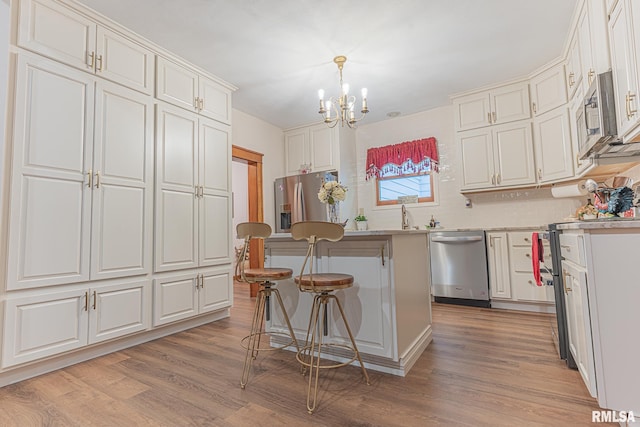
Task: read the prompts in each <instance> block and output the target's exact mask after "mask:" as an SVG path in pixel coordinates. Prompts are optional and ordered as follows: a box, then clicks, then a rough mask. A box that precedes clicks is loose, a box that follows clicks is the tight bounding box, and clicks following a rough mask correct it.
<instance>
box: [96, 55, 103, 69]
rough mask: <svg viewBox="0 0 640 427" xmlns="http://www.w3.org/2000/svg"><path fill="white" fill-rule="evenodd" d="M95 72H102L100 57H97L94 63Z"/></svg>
mask: <svg viewBox="0 0 640 427" xmlns="http://www.w3.org/2000/svg"><path fill="white" fill-rule="evenodd" d="M96 71H102V55H99V56H98V60H97V61H96Z"/></svg>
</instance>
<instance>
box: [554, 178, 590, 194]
mask: <svg viewBox="0 0 640 427" xmlns="http://www.w3.org/2000/svg"><path fill="white" fill-rule="evenodd" d="M587 193H589V192H588V191H587V187H586V185H585V183H584V181H580V182H578V183H575V184H569V185H554V186H553V187H551V195H552V196H553V197H556V198H561V197H580V196H584V195H586V194H587Z"/></svg>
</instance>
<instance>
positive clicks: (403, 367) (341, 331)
mask: <svg viewBox="0 0 640 427" xmlns="http://www.w3.org/2000/svg"><path fill="white" fill-rule="evenodd" d="M306 250H307V242H306V241H295V240H293V239H292V238H291V235H290V234H285V233H282V234H273V235H272V236H271V237H270V238H268V239H267V240H266V242H265V267H288V268H291V269H292V270H293V272H294V276H295V275H297V274H300V269H301V267H302V263H303V261H304V257H305V255H306ZM314 261H315V265H314V272H318V273H322V272H327V273H329V272H332V273H346V274H351V275H353V276H354V278H355V281H354V285H353V287H351V288H349V289H345V290H342V291H338V292H336V295H337V296H338V298H339V299H340V302H341V303H342V305H343V307H344V310H345V314H346V316H347V319H348V321H349V326H350V327H351V331H352V332H353V335H354V337H355V340H356V344H357V346H358V350H359V351H360V353H361V356H362V359H363V362H364V364H365V366H366V367H367V369H372V370H375V371H381V372H386V373H389V374H393V375H399V376H405V375H406V374H407V373H408V372H409V370H410V369H411V367H412V366H413V364H414V363H415V362H416V360H417V359H418V358H419V357H420V355H421V354H422V352H423V351H424V350H425V348H426V347H427V346H428V345H429V343H430V342H431V340H432V329H431V296H430V289H431V283H430V282H431V273H430V269H429V256H428V235H427V232H426V231H420V230H415V231H414V230H412V231H401V230H381V231H346V232H345V235H344V238H343V239H342V240H341V241H339V242H335V243H330V242H326V241H323V242H319V243H318V245H317V251H316V258H315V260H314ZM277 288H278V289H279V290H280V293H281V295H282V299H283V301H284V305H285V307H286V310H287V313H288V315H289V318H290V320H291V325H292V327H293V330H294V333H295V334H296V338H297V339H298V341H299V342H300V343H302V342H304V339H305V336H306V332H307V327H308V325H309V314H310V311H311V303H312V301H313V295H312V294H309V293H304V292H300V291H298V288H297V287H296V285H295V283H294V281H293V279H289V280H282V281H279V282H278V285H277ZM332 308H333V309H334V310H333V311H332ZM271 309H272V310H273V311H272V313H271V319H270V321H268V322H267V323H268V325H267V328H268V330H269V331H273V332H282V333H288V331H287V327H286V324H285V322H284V320H283V318H282V315H281V313H280V312H279V308H278V307H277V305H276V304H271ZM327 317H328V319H329V325H328V336H327V337H326V340H331V341H333V342H337V343H341V344H348V342H349V336H348V334H347V331H346V329H345V328H344V325H343V324H342V321H341V319H340V313H339V312H338V310H337V308H335V307H333V306H331V307H330V308H329V313H328V315H327ZM274 340H276V341H279V340H278V339H277V338H274ZM327 352H328V353H329V355H327V358H332V359H335V360H341V359H342V360H345V357H344V356H346V354H345V353H342V354H341V351H340V350H339V349H336V348H331V349H329V348H328V349H327ZM323 354H324V350H323ZM354 363H355V364H357V362H354Z"/></svg>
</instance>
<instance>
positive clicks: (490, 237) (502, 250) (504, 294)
mask: <svg viewBox="0 0 640 427" xmlns="http://www.w3.org/2000/svg"><path fill="white" fill-rule="evenodd" d="M487 244H488V247H487V262H488V270H489V290H490V291H491V299H503V298H504V299H511V281H510V280H509V244H508V242H507V233H506V232H491V233H487Z"/></svg>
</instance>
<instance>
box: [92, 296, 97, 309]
mask: <svg viewBox="0 0 640 427" xmlns="http://www.w3.org/2000/svg"><path fill="white" fill-rule="evenodd" d="M97 303H98V295H97V292H96V291H93V306H92V308H93V309H94V310H95V309H96V305H97Z"/></svg>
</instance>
